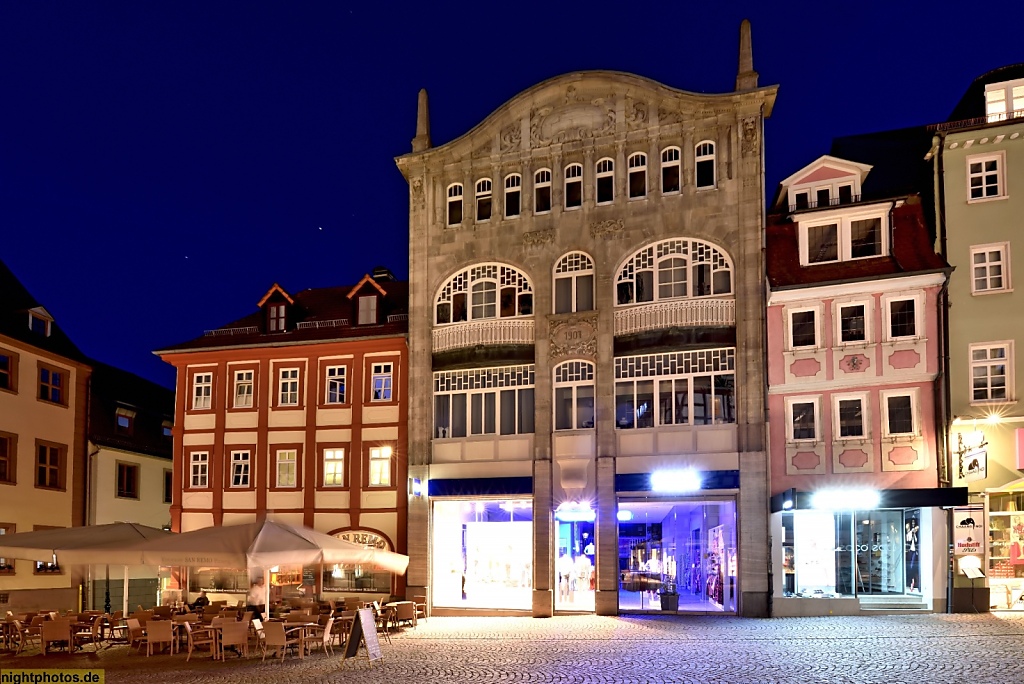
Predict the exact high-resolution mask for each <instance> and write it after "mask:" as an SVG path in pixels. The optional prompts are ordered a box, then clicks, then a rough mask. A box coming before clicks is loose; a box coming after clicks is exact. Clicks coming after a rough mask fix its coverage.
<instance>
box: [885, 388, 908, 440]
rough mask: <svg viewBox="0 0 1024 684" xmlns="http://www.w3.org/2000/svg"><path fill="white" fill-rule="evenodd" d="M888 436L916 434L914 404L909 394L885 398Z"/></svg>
mask: <svg viewBox="0 0 1024 684" xmlns="http://www.w3.org/2000/svg"><path fill="white" fill-rule="evenodd" d="M885 406H886V420H885V424H886V434H888V435H912V434H914V403H913V397H912V396H911V395H909V394H894V395H889V396H887V397H886V398H885Z"/></svg>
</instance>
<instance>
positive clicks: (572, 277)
mask: <svg viewBox="0 0 1024 684" xmlns="http://www.w3.org/2000/svg"><path fill="white" fill-rule="evenodd" d="M593 309H594V261H593V260H592V259H591V258H590V257H589V256H587V255H586V254H584V253H583V252H569V253H568V254H566V255H565V256H563V257H562V258H561V259H559V260H558V263H557V264H556V265H555V313H556V314H561V313H572V312H573V311H593Z"/></svg>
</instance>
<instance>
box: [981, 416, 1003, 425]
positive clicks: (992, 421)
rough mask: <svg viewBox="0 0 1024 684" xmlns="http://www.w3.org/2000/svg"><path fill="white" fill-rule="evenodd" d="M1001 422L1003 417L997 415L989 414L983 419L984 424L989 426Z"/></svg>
mask: <svg viewBox="0 0 1024 684" xmlns="http://www.w3.org/2000/svg"><path fill="white" fill-rule="evenodd" d="M1002 420H1003V417H1002V416H1001V415H999V414H998V413H990V414H988V415H987V416H986V417H985V422H986V423H988V424H989V425H997V424H999V423H1001V422H1002Z"/></svg>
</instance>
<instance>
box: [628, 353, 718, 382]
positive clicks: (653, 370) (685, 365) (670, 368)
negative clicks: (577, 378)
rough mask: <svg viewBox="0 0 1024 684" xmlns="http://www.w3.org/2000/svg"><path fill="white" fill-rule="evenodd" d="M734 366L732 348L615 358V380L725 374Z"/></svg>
mask: <svg viewBox="0 0 1024 684" xmlns="http://www.w3.org/2000/svg"><path fill="white" fill-rule="evenodd" d="M735 366H736V348H735V347H723V348H719V349H698V350H695V351H681V352H668V353H665V354H643V355H640V356H619V357H616V359H615V379H616V380H621V379H626V378H653V377H658V376H662V375H690V374H692V373H725V372H729V371H733V370H735Z"/></svg>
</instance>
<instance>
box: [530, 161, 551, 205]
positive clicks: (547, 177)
mask: <svg viewBox="0 0 1024 684" xmlns="http://www.w3.org/2000/svg"><path fill="white" fill-rule="evenodd" d="M549 211H551V169H540V170H538V171H537V172H536V173H535V174H533V213H535V214H546V213H548V212H549Z"/></svg>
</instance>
